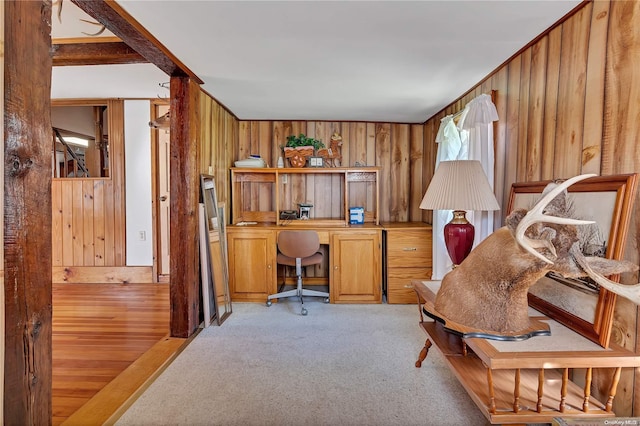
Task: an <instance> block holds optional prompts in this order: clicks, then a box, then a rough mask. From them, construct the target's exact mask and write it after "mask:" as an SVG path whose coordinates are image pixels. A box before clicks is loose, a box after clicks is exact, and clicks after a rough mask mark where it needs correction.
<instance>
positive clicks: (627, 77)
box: [601, 1, 640, 416]
mask: <svg viewBox="0 0 640 426" xmlns="http://www.w3.org/2000/svg"><path fill="white" fill-rule="evenodd" d="M608 22H609V30H608V41H607V61H606V74H605V108H604V111H605V113H604V123H603V128H604V137H603V144H602V158H601V162H602V164H601V170H602V173H603V174H616V173H629V172H638V171H640V151H639V150H638V148H637V146H638V140H639V138H640V127H639V126H638V117H640V105H638V99H640V72H639V68H638V62H637V58H638V57H640V3H638V2H615V1H614V2H611V4H610V17H609V21H608ZM635 206H636V207H635V208H634V211H633V214H632V217H631V223H632V226H631V229H630V232H629V237H628V238H627V244H626V246H625V258H626V259H627V260H629V261H631V262H633V263H635V264H638V262H639V261H640V253H639V249H638V247H639V246H640V215H639V214H638V210H639V209H638V206H640V194H637V195H636V200H635ZM623 280H624V281H623V282H626V283H635V282H637V281H638V275H637V273H636V274H633V276H632V277H624V276H623ZM634 316H635V317H636V321H635V322H634V321H632V320H630V319H631V318H633V317H634ZM637 318H638V308H637V307H636V306H635V305H632V304H629V303H625V302H624V301H622V302H618V304H617V306H616V312H615V317H614V325H613V328H614V333H612V334H613V336H616V335H617V336H619V337H618V339H615V338H614V340H618V341H616V343H621V344H623V345H624V346H625V347H627V348H629V349H632V350H633V349H635V350H636V351H637V350H638V347H639V346H640V343H639V342H640V333H639V329H638V323H639V322H640V320H638V319H637ZM634 325H635V326H636V328H635V330H633V326H634ZM626 336H634V337H635V345H634V344H633V339H627V338H626ZM620 340H622V342H620ZM602 381H604V379H603V380H602ZM621 382H622V384H623V386H624V387H623V388H622V389H623V390H622V392H623V394H622V395H620V393H621V391H620V390H619V391H618V395H617V396H616V399H615V400H614V407H613V408H614V410H615V412H616V414H618V413H621V414H619V415H627V414H626V413H631V409H634V410H635V411H634V412H633V413H634V415H636V416H637V415H638V412H639V411H640V401H639V399H638V398H637V397H635V398H633V396H634V394H635V395H637V394H638V392H640V378H639V377H638V369H636V374H635V383H634V385H633V387H632V386H630V385H629V386H628V385H627V380H626V375H623V377H622V378H621ZM619 389H620V388H619ZM632 389H633V390H632Z"/></svg>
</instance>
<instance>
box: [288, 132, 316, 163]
mask: <svg viewBox="0 0 640 426" xmlns="http://www.w3.org/2000/svg"><path fill="white" fill-rule="evenodd" d="M322 148H324V143H322V141H320V140H318V139H315V138H310V137H307V136H305V135H304V133H300V135H298V136H294V135H291V136H287V143H286V144H285V146H284V156H285V157H286V158H288V159H289V163H290V164H291V167H304V166H305V165H306V164H307V157H311V156H312V155H313V154H314V153H315V152H316V151H317V150H320V149H322Z"/></svg>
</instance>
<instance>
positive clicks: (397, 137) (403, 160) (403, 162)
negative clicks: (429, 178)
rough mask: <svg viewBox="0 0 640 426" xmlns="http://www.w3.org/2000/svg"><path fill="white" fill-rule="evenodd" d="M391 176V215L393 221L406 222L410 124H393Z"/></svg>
mask: <svg viewBox="0 0 640 426" xmlns="http://www.w3.org/2000/svg"><path fill="white" fill-rule="evenodd" d="M391 134H392V135H393V138H392V139H391V152H390V167H389V176H390V178H391V180H390V188H393V190H390V191H389V195H390V197H389V204H390V212H389V215H390V216H389V217H390V220H391V221H393V222H406V221H407V220H408V207H409V200H408V198H409V154H410V140H409V125H408V124H392V125H391Z"/></svg>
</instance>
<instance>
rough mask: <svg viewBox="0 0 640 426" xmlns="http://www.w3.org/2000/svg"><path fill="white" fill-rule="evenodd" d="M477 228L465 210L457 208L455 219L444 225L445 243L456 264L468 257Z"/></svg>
mask: <svg viewBox="0 0 640 426" xmlns="http://www.w3.org/2000/svg"><path fill="white" fill-rule="evenodd" d="M474 237H475V229H474V228H473V225H472V224H470V223H469V222H468V221H467V218H466V217H465V212H464V210H455V211H454V212H453V219H451V222H449V223H447V224H446V225H445V226H444V243H445V245H446V246H447V251H448V252H449V257H451V261H452V262H453V264H454V266H455V265H459V264H461V263H462V261H463V260H464V259H465V258H466V257H467V255H468V254H469V252H470V251H471V248H472V247H473V239H474Z"/></svg>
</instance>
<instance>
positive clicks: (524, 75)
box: [518, 48, 531, 181]
mask: <svg viewBox="0 0 640 426" xmlns="http://www.w3.org/2000/svg"><path fill="white" fill-rule="evenodd" d="M520 56H521V61H522V62H521V67H520V103H519V107H520V109H519V112H518V118H519V120H518V121H519V123H518V171H519V173H518V180H520V181H526V180H531V179H530V177H529V169H528V167H527V153H528V149H527V145H528V142H529V141H528V140H527V129H528V128H529V86H530V83H531V78H530V77H531V48H528V49H526V50H525V51H524V52H522V55H520Z"/></svg>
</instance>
